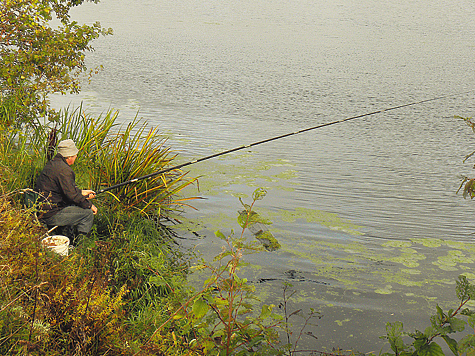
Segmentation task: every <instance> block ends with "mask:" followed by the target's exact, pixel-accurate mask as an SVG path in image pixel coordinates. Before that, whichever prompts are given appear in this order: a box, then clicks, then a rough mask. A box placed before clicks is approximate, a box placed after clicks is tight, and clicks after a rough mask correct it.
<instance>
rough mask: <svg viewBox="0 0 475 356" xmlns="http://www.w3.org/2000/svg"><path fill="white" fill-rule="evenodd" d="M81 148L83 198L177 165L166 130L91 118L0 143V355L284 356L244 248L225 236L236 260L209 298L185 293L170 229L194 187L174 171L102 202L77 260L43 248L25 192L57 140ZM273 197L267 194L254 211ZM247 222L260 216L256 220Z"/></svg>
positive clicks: (7, 136)
mask: <svg viewBox="0 0 475 356" xmlns="http://www.w3.org/2000/svg"><path fill="white" fill-rule="evenodd" d="M53 128H55V129H56V135H57V140H58V141H59V140H63V139H66V138H71V139H73V140H75V141H76V143H77V145H78V147H79V148H80V153H79V156H78V159H77V161H76V163H75V165H74V167H73V168H74V170H75V172H76V175H77V183H78V185H79V186H80V187H81V188H92V189H95V190H98V189H100V188H103V187H106V186H111V185H114V184H117V183H120V182H122V181H126V180H130V179H134V178H137V177H139V176H142V175H146V174H148V173H151V172H154V171H157V170H161V169H163V168H164V167H166V166H168V165H170V164H172V162H173V159H174V158H175V156H174V155H173V153H172V152H171V150H170V149H169V148H168V147H166V145H165V143H166V140H165V139H164V138H163V137H161V136H160V135H159V134H158V132H157V131H156V130H154V129H153V128H148V127H146V125H144V124H143V123H141V122H140V121H139V120H137V119H133V120H130V123H129V124H127V125H125V126H122V127H119V125H118V124H117V113H113V112H109V113H107V114H106V115H104V116H102V117H99V118H92V117H89V116H87V115H85V114H84V113H83V112H82V111H81V109H80V108H79V109H77V110H75V111H72V112H63V113H62V115H61V116H60V118H59V120H58V123H56V124H45V125H43V126H40V127H36V128H34V129H32V128H30V129H29V130H24V129H22V130H20V129H19V128H15V127H13V126H4V127H3V128H2V130H1V134H0V143H1V145H0V147H1V149H0V189H1V190H0V207H1V209H0V219H1V222H2V224H1V228H0V230H1V231H0V233H1V236H2V242H1V245H0V261H1V262H0V264H1V266H2V269H1V275H0V276H1V279H0V283H1V286H0V290H1V292H0V293H1V295H0V305H1V308H2V309H1V310H0V354H2V355H10V354H11V355H16V354H25V355H27V354H28V355H195V354H196V355H206V354H210V355H214V354H227V355H231V354H259V353H260V354H266V355H267V354H269V355H270V354H281V353H283V352H284V351H283V350H280V349H279V347H278V346H274V345H276V342H277V337H278V334H277V331H276V329H275V327H276V326H277V325H278V324H279V323H280V322H281V320H282V317H279V316H276V315H275V314H274V313H273V312H272V306H263V307H262V310H258V311H257V312H256V311H254V310H253V306H252V303H251V301H252V300H253V299H254V297H253V288H252V287H250V286H248V285H247V283H246V281H245V280H242V279H240V278H239V277H238V275H237V271H238V269H239V267H240V264H241V258H242V252H243V249H244V248H250V249H255V248H256V247H255V246H246V245H245V242H244V241H243V240H242V239H240V238H239V237H238V238H234V237H225V236H221V237H222V238H223V240H225V241H227V243H228V249H227V250H226V251H223V253H222V254H221V255H220V256H217V258H216V263H215V264H208V263H207V262H205V261H202V262H201V263H200V264H199V266H195V267H197V269H201V270H208V271H209V276H210V278H209V280H208V281H206V283H205V286H204V288H203V289H202V290H199V291H195V290H193V289H192V288H191V287H188V286H187V284H186V276H187V274H188V273H189V272H190V269H189V261H190V258H191V256H190V255H188V254H186V253H184V252H183V251H181V250H180V249H179V247H178V245H177V244H176V243H175V242H174V239H173V238H174V236H173V233H172V232H171V231H170V230H169V229H167V228H166V227H164V226H163V225H162V224H161V223H160V221H161V218H162V217H166V215H167V213H168V212H170V211H175V210H181V209H182V207H183V205H185V204H188V201H189V200H190V198H187V197H182V196H180V194H179V193H180V191H181V189H182V188H184V187H185V186H187V185H189V184H193V182H194V181H195V179H193V178H188V177H186V173H184V172H181V171H171V172H169V173H166V174H162V175H160V176H157V177H155V178H152V179H149V180H146V181H142V182H139V183H138V184H134V185H129V186H124V187H121V188H120V189H118V190H115V191H112V192H110V193H107V194H103V195H101V196H99V197H98V198H97V199H96V201H95V204H96V205H97V206H98V208H99V214H98V215H97V216H96V219H95V224H94V228H93V232H92V234H91V236H90V237H83V239H82V240H81V241H79V243H78V245H77V247H76V248H75V249H74V250H73V251H72V252H71V253H70V255H69V256H67V257H64V256H59V255H57V254H55V253H54V252H52V251H50V250H48V249H47V248H45V247H44V246H43V245H42V243H41V240H42V239H43V238H44V237H45V236H47V231H46V228H45V227H44V226H42V225H41V224H40V223H39V222H38V220H37V219H36V212H37V210H36V209H37V207H33V208H30V209H26V208H25V206H24V205H23V198H24V197H23V195H24V194H23V193H24V189H25V188H31V187H33V185H34V181H35V177H36V175H37V174H38V172H39V171H40V170H41V168H42V166H43V165H44V163H45V162H46V160H47V158H46V156H47V154H48V144H49V142H51V136H50V133H51V132H52V131H51V129H53ZM262 196H263V193H262V192H260V193H257V195H256V196H255V199H254V202H255V201H256V200H258V199H260V198H261V197H262ZM249 215H251V214H250V212H249Z"/></svg>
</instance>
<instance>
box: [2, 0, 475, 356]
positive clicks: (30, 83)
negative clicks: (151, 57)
mask: <svg viewBox="0 0 475 356" xmlns="http://www.w3.org/2000/svg"><path fill="white" fill-rule="evenodd" d="M91 1H92V2H95V3H97V2H98V1H99V0H91ZM83 2H84V0H73V1H69V0H68V1H66V0H38V1H36V0H35V1H34V0H4V1H2V2H1V3H0V58H1V59H2V61H1V64H0V355H5V356H7V355H35V356H36V355H37V356H64V355H67V356H105V355H108V356H115V355H124V356H139V355H140V356H149V355H150V356H151V355H190V356H191V355H219V356H221V355H286V356H296V355H299V356H300V355H355V354H358V353H357V352H354V351H342V350H340V349H336V350H333V351H331V352H322V351H318V350H302V349H300V348H299V346H298V345H299V342H300V341H301V340H302V338H303V337H318V335H313V334H312V333H311V332H310V331H309V330H307V329H306V328H307V327H309V326H310V325H313V324H314V323H317V322H318V319H319V318H320V317H321V315H320V313H319V312H318V311H315V310H310V311H308V312H303V311H301V310H296V311H294V310H291V303H290V301H291V297H292V295H293V294H294V293H296V291H295V290H294V289H293V287H292V286H291V285H290V284H284V285H283V287H282V288H283V297H282V301H281V302H280V304H279V305H278V306H275V305H263V304H262V303H260V302H259V301H258V300H257V299H256V297H255V293H254V292H255V286H254V285H252V284H250V283H248V282H247V280H246V279H245V278H241V277H240V273H239V272H240V268H241V267H242V266H243V265H244V261H243V256H245V254H247V253H256V252H259V251H261V250H262V249H264V247H263V246H262V245H261V244H260V243H258V242H257V241H253V242H248V241H246V240H245V239H244V238H243V236H244V231H245V230H246V229H250V231H251V232H254V234H255V235H256V237H257V238H260V239H261V240H263V241H265V243H266V244H267V248H269V249H277V248H279V246H278V242H277V241H274V240H272V236H271V234H266V231H265V224H266V222H265V221H264V220H263V219H262V218H261V217H260V216H259V214H257V213H255V212H254V205H255V204H256V203H258V201H259V200H261V199H263V198H264V197H265V195H266V191H265V190H263V189H257V190H256V191H255V192H254V193H253V196H252V199H251V201H247V202H243V201H241V204H242V206H243V210H241V211H240V213H239V218H238V221H237V223H238V224H239V225H240V227H241V228H242V231H241V232H239V233H236V234H234V233H231V234H230V235H224V234H223V233H221V232H219V231H217V232H216V236H217V237H218V238H220V239H222V240H223V246H224V247H223V249H222V251H221V252H220V253H219V254H218V255H217V256H216V257H215V258H214V259H213V261H205V260H200V259H199V258H197V256H195V255H194V254H192V253H191V252H189V251H183V250H182V249H181V248H180V246H179V245H178V244H177V243H176V242H175V237H176V235H175V233H174V232H173V231H172V230H171V229H170V228H168V227H167V226H166V225H164V224H162V219H163V218H166V217H167V215H168V214H170V213H172V212H178V213H183V209H184V208H185V207H187V206H192V201H193V197H183V196H181V194H180V192H181V191H182V189H183V188H185V187H187V186H188V185H190V184H194V183H196V182H197V178H193V177H188V175H187V173H186V172H183V171H180V170H174V171H170V172H167V173H164V174H161V175H158V176H155V177H153V178H150V179H147V180H143V181H140V182H135V183H134V184H130V185H125V186H122V187H120V189H117V190H114V191H110V192H107V194H102V195H100V196H99V197H97V199H96V200H95V205H96V206H97V207H98V208H99V214H98V215H97V216H96V218H95V224H94V227H93V231H92V233H91V236H88V237H82V240H80V241H79V242H78V244H77V246H75V248H74V249H73V250H72V251H71V253H70V254H69V255H68V256H62V255H59V254H56V253H55V252H53V251H51V250H49V249H48V248H46V247H45V246H44V245H43V244H42V239H43V238H45V237H46V236H48V231H47V230H46V228H45V227H44V226H42V225H41V223H40V222H39V221H38V219H37V217H36V214H37V212H38V207H37V206H33V207H31V208H26V207H25V205H24V195H25V189H27V188H32V187H33V186H34V181H35V177H36V176H37V174H38V173H39V172H40V170H41V169H42V168H43V166H44V164H45V163H46V159H47V156H48V154H51V153H54V150H55V143H54V141H55V139H54V136H56V138H57V140H58V141H60V140H64V139H73V140H74V141H75V142H76V144H77V146H78V147H79V148H80V154H79V156H78V159H77V161H76V163H75V165H74V170H75V172H76V177H77V180H76V181H77V183H78V186H80V187H88V188H91V189H93V190H96V191H97V190H100V189H101V188H104V187H108V186H112V185H115V184H117V183H121V182H124V181H129V180H132V179H134V178H137V177H140V176H144V175H147V174H149V173H152V172H156V171H159V170H161V169H163V168H165V167H167V166H170V165H171V163H172V162H173V160H174V159H175V158H176V155H175V154H174V153H173V151H172V150H171V148H170V147H168V146H167V145H166V139H165V138H164V137H163V136H161V135H160V133H159V132H158V130H157V129H155V128H150V127H148V126H147V125H146V124H145V123H144V122H142V121H141V120H139V119H138V118H137V117H136V118H133V119H132V120H130V121H129V122H128V123H127V124H124V125H122V126H121V125H118V123H117V117H118V112H114V111H108V112H106V113H105V114H104V115H101V116H99V117H91V116H89V115H87V114H86V113H85V112H84V111H83V109H82V107H79V108H76V109H75V110H70V109H69V108H67V109H63V110H61V111H59V112H57V111H55V110H52V109H51V108H50V107H49V103H48V95H49V94H51V93H78V92H79V91H80V83H81V79H83V76H84V74H86V75H88V76H89V78H90V77H91V76H92V75H93V74H94V73H96V72H97V71H98V70H100V68H96V69H93V70H92V71H87V68H86V65H85V55H86V53H87V52H89V51H92V50H93V47H92V46H91V42H92V41H93V40H94V39H97V38H98V37H99V36H101V35H103V36H107V35H111V34H112V30H111V29H104V28H102V27H101V25H100V24H99V23H94V24H92V25H81V24H78V23H77V22H75V21H72V20H71V19H70V15H69V12H70V10H71V8H72V7H74V6H80V5H81V4H82V3H83ZM52 22H57V23H59V24H58V25H57V26H56V27H54V28H53V27H52V25H51V23H52ZM465 120H466V121H467V123H468V124H469V125H470V124H471V125H470V126H471V127H472V129H473V128H474V126H473V124H472V122H471V119H465ZM473 182H474V180H471V179H468V178H465V180H464V182H463V183H462V184H464V183H466V184H465V187H464V196H468V195H470V196H471V197H473V196H474V195H475V189H474V188H473V187H474V186H475V185H474V184H473ZM261 226H262V227H261ZM53 233H54V232H53ZM190 273H202V275H201V276H203V278H202V280H203V286H202V288H199V289H196V288H193V287H191V286H190V285H189V284H187V276H188V275H189V274H190ZM456 295H457V298H458V299H459V303H458V304H457V305H456V307H455V308H454V309H450V310H449V311H447V312H444V311H443V310H442V309H441V308H440V307H439V306H436V313H435V314H434V315H433V316H432V317H431V319H430V321H429V326H428V327H427V328H426V329H425V330H424V331H417V330H416V331H415V332H412V333H411V332H405V331H404V330H403V325H402V323H399V322H395V323H388V324H387V325H386V335H385V336H384V337H383V338H384V339H385V340H386V346H387V347H385V348H384V350H387V351H384V352H383V350H381V352H380V353H379V354H380V355H401V356H406V355H407V356H409V355H424V356H440V355H443V354H444V351H443V349H442V347H441V346H439V343H440V341H443V342H444V345H445V346H444V347H445V348H446V350H449V351H448V352H450V353H453V354H454V355H461V354H467V355H475V311H472V310H470V309H469V308H467V306H468V305H469V304H467V303H468V302H469V301H471V300H472V299H473V298H474V297H475V286H472V285H471V284H470V283H469V282H468V280H467V279H466V278H465V277H464V276H460V277H459V279H458V281H457V287H456ZM296 317H299V318H301V320H303V321H304V322H303V327H302V328H301V329H299V330H294V329H293V328H292V321H293V320H294V319H293V318H296ZM467 325H468V328H467ZM455 333H462V334H458V335H462V337H459V338H458V341H456V340H455V339H454V338H452V334H455ZM341 346H344V345H341Z"/></svg>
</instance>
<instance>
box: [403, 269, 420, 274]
mask: <svg viewBox="0 0 475 356" xmlns="http://www.w3.org/2000/svg"><path fill="white" fill-rule="evenodd" d="M401 272H403V273H407V274H421V271H419V270H417V269H407V268H403V269H401Z"/></svg>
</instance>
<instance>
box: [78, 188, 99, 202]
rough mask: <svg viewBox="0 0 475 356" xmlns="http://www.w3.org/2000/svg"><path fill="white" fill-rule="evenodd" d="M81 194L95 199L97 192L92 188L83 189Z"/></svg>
mask: <svg viewBox="0 0 475 356" xmlns="http://www.w3.org/2000/svg"><path fill="white" fill-rule="evenodd" d="M81 194H82V195H84V196H85V197H86V199H88V200H89V199H94V198H95V197H96V192H95V191H93V190H90V189H83V190H81Z"/></svg>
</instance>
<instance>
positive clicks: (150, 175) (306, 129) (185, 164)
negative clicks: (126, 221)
mask: <svg viewBox="0 0 475 356" xmlns="http://www.w3.org/2000/svg"><path fill="white" fill-rule="evenodd" d="M469 92H471V91H467V92H463V93H458V94H450V95H444V96H438V97H435V98H431V99H424V100H420V101H415V102H412V103H408V104H402V105H397V106H392V107H389V108H386V109H381V110H377V111H372V112H369V113H365V114H361V115H356V116H351V117H347V118H345V119H341V120H336V121H331V122H327V123H324V124H319V125H316V126H312V127H308V128H305V129H302V130H298V131H294V132H289V133H286V134H283V135H280V136H275V137H271V138H268V139H265V140H262V141H257V142H254V143H250V144H247V145H243V146H239V147H235V148H232V149H230V150H226V151H222V152H219V153H215V154H212V155H210V156H206V157H202V158H199V159H195V160H193V161H189V162H186V163H182V164H179V165H176V166H173V167H170V168H165V169H162V170H160V171H157V172H153V173H150V174H147V175H145V176H142V177H138V178H134V179H131V180H128V181H125V182H122V183H119V184H115V185H112V186H110V187H107V188H104V189H101V190H99V191H97V192H96V195H97V194H101V193H105V192H107V191H109V190H112V189H116V188H120V187H123V186H124V185H128V184H131V183H135V182H138V181H140V180H144V179H148V178H151V177H154V176H157V175H159V174H163V173H166V172H170V171H173V170H176V169H180V168H183V167H186V166H190V165H192V164H195V163H199V162H203V161H207V160H209V159H212V158H216V157H219V156H223V155H226V154H229V153H232V152H236V151H240V150H244V149H246V148H250V147H254V146H258V145H262V144H264V143H268V142H271V141H275V140H280V139H282V138H286V137H289V136H293V135H298V134H301V133H304V132H308V131H312V130H317V129H321V128H323V127H327V126H331V125H336V124H341V123H343V122H347V121H351V120H356V119H361V118H363V117H367V116H373V115H376V114H381V113H383V112H387V111H391V110H396V109H401V108H405V107H408V106H414V105H420V104H424V103H427V102H430V101H436V100H441V99H445V98H449V97H453V96H459V95H462V94H466V93H469Z"/></svg>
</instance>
